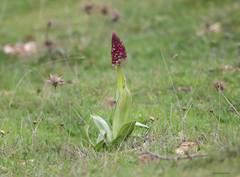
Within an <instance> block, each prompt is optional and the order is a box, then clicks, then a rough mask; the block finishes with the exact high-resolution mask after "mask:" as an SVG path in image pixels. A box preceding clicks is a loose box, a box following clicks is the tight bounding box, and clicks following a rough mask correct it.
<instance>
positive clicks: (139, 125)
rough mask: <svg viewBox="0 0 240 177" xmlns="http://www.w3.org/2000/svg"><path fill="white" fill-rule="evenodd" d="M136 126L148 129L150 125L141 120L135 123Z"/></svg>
mask: <svg viewBox="0 0 240 177" xmlns="http://www.w3.org/2000/svg"><path fill="white" fill-rule="evenodd" d="M135 126H136V127H141V128H147V129H149V126H147V125H145V124H142V123H140V122H136V123H135Z"/></svg>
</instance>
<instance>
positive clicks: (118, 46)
mask: <svg viewBox="0 0 240 177" xmlns="http://www.w3.org/2000/svg"><path fill="white" fill-rule="evenodd" d="M126 58H127V53H126V50H125V47H124V45H123V43H122V41H121V40H120V38H119V37H118V36H117V34H116V33H112V65H113V66H117V65H118V66H119V65H121V60H122V59H126Z"/></svg>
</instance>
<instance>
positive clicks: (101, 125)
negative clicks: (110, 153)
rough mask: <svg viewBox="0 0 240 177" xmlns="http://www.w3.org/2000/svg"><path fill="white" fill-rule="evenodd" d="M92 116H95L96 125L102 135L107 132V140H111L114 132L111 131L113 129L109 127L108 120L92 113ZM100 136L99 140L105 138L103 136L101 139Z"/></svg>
mask: <svg viewBox="0 0 240 177" xmlns="http://www.w3.org/2000/svg"><path fill="white" fill-rule="evenodd" d="M91 117H92V118H93V121H94V123H95V125H96V126H97V128H98V129H99V131H100V136H103V137H104V136H105V134H106V136H107V141H108V142H110V141H111V140H112V132H111V129H110V128H109V126H108V124H107V122H106V121H105V120H104V119H103V118H101V117H100V116H96V115H91ZM99 138H100V137H99ZM99 138H98V140H99V141H101V139H103V138H101V139H99Z"/></svg>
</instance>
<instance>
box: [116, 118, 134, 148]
mask: <svg viewBox="0 0 240 177" xmlns="http://www.w3.org/2000/svg"><path fill="white" fill-rule="evenodd" d="M135 124H136V122H135V121H133V122H130V123H127V124H124V125H123V126H122V128H121V129H120V131H119V133H118V135H117V137H116V138H115V139H114V140H113V141H112V146H114V147H118V146H119V145H121V143H122V142H123V141H125V140H126V139H127V138H128V137H129V136H130V135H131V133H132V132H133V130H134V127H135Z"/></svg>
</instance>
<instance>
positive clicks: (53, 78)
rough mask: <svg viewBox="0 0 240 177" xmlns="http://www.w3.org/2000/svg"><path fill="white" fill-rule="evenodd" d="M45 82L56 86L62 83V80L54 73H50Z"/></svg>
mask: <svg viewBox="0 0 240 177" xmlns="http://www.w3.org/2000/svg"><path fill="white" fill-rule="evenodd" d="M47 83H49V84H51V85H52V86H54V87H55V88H56V87H57V86H59V85H63V84H64V80H63V79H62V78H61V77H59V76H58V75H56V74H50V76H49V79H48V80H47Z"/></svg>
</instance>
